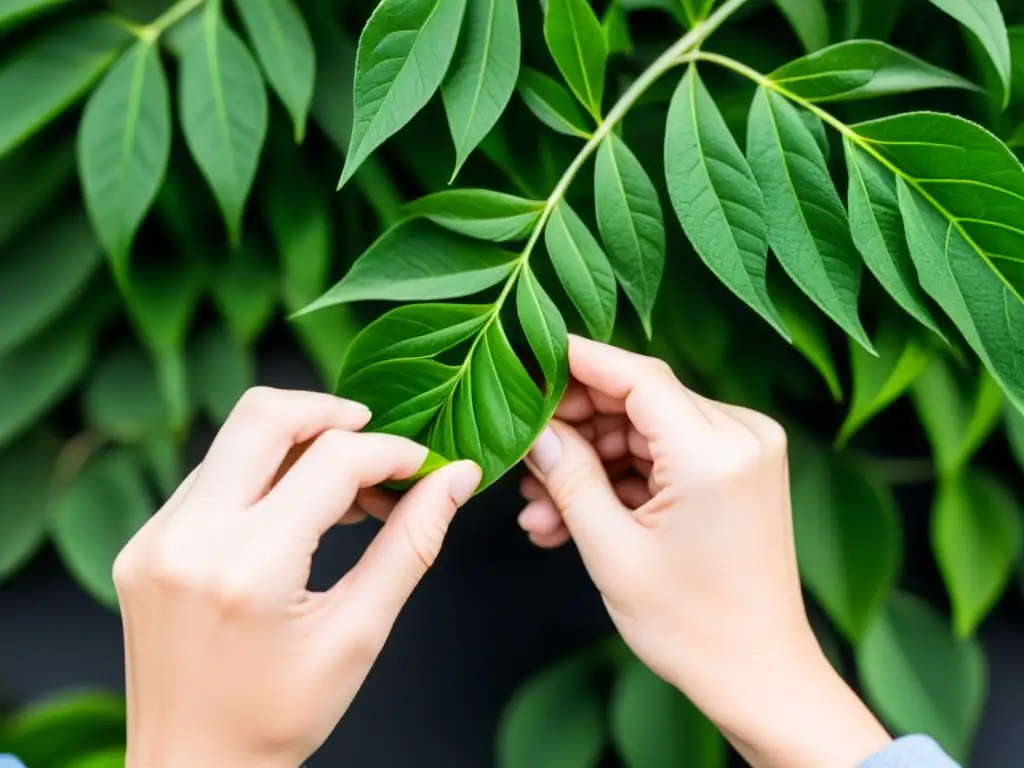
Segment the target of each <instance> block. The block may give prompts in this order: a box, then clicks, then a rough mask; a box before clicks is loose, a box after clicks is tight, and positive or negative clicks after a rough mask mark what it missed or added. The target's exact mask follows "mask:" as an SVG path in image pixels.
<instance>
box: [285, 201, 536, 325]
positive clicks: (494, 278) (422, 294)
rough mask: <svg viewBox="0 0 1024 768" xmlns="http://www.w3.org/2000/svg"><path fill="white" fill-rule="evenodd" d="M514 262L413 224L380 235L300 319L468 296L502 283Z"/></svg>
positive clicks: (493, 250) (498, 251) (491, 249)
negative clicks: (358, 304) (330, 310)
mask: <svg viewBox="0 0 1024 768" xmlns="http://www.w3.org/2000/svg"><path fill="white" fill-rule="evenodd" d="M517 260H518V257H517V255H516V254H514V253H510V252H509V251H505V250H502V249H501V248H498V247H496V246H493V245H488V244H486V243H479V242H475V241H472V240H468V239H465V238H463V237H461V236H459V235H456V234H453V233H451V232H447V231H445V230H444V229H441V228H440V227H437V226H436V225H433V224H430V223H428V222H425V221H423V220H421V219H412V220H410V221H407V222H404V223H402V224H399V225H398V226H397V227H394V228H393V229H390V230H388V231H387V232H385V233H384V234H383V235H382V236H381V237H380V238H379V239H378V240H377V242H375V243H374V244H373V245H372V246H370V248H369V249H368V250H367V251H366V252H365V253H363V255H362V256H360V257H359V258H358V259H356V262H355V263H354V264H353V265H352V268H351V269H350V270H349V271H348V274H346V275H345V277H344V278H343V279H342V280H341V282H339V283H338V284H337V285H335V286H334V287H333V288H331V289H330V290H329V291H327V293H325V294H324V295H323V296H321V297H320V298H319V299H317V300H316V301H314V302H313V303H312V304H310V305H308V306H307V307H305V308H304V309H302V310H301V311H300V312H299V314H300V315H302V314H306V313H308V312H312V311H314V310H317V309H320V308H321V307H328V306H331V305H333V304H342V303H345V302H349V301H367V300H370V299H382V300H386V301H430V300H432V299H448V298H456V297H459V296H469V295H470V294H473V293H477V292H478V291H482V290H483V289H484V288H489V287H490V286H492V285H494V284H495V283H498V282H500V281H501V280H503V279H504V278H506V277H507V276H508V275H509V273H510V272H511V271H512V269H513V267H514V266H515V264H516V262H517Z"/></svg>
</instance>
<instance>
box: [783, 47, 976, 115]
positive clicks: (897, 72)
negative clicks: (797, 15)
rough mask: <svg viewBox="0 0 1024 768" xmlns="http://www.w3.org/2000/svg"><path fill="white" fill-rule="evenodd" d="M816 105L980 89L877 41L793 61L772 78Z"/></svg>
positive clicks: (832, 49) (818, 53) (827, 51)
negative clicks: (816, 103) (880, 97)
mask: <svg viewBox="0 0 1024 768" xmlns="http://www.w3.org/2000/svg"><path fill="white" fill-rule="evenodd" d="M768 77H769V79H771V80H772V81H773V82H775V84H776V85H778V86H780V87H781V88H783V89H785V90H786V91H787V92H788V93H792V94H793V95H795V96H799V97H800V98H802V99H806V100H807V101H812V102H819V103H824V102H830V101H852V100H854V99H870V98H875V97H878V96H891V95H893V94H899V93H912V92H915V91H924V90H928V89H931V88H962V89H965V90H969V91H979V90H981V89H980V88H979V87H978V86H977V85H975V84H974V83H972V82H970V81H969V80H965V79H964V78H962V77H960V76H959V75H955V74H953V73H952V72H949V71H947V70H945V69H940V68H939V67H936V66H933V65H931V64H929V63H928V62H926V61H923V60H921V59H919V58H917V57H916V56H912V55H911V54H909V53H907V52H905V51H901V50H900V49H899V48H894V47H893V46H891V45H889V44H887V43H883V42H880V41H878V40H848V41H846V42H844V43H838V44H837V45H833V46H830V47H828V48H825V49H823V50H820V51H816V52H815V53H811V54H808V55H807V56H804V57H803V58H800V59H796V60H795V61H791V62H789V63H788V64H785V65H783V66H781V67H779V68H778V69H777V70H775V71H774V72H772V73H771V74H770V75H768Z"/></svg>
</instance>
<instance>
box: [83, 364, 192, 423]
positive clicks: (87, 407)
mask: <svg viewBox="0 0 1024 768" xmlns="http://www.w3.org/2000/svg"><path fill="white" fill-rule="evenodd" d="M82 411H83V416H84V418H85V421H86V423H87V424H88V425H89V427H90V428H91V429H93V430H95V431H96V432H98V433H100V434H101V435H105V436H107V437H110V438H112V439H113V440H116V441H118V442H122V443H134V442H139V441H141V440H142V439H144V438H146V437H149V436H150V435H152V434H154V433H158V432H165V433H166V432H169V431H170V430H171V426H172V423H171V419H170V414H169V413H168V412H167V408H166V406H165V404H164V401H163V399H162V397H161V395H160V389H159V386H158V384H157V377H156V371H154V369H153V363H152V362H151V361H150V360H149V358H148V357H146V355H145V353H144V352H143V351H142V350H141V349H139V348H138V347H134V346H124V347H120V348H118V349H115V350H114V351H113V352H110V353H108V354H107V355H106V356H105V357H104V358H103V359H102V360H100V362H99V364H98V365H97V366H96V369H95V370H94V371H93V373H92V376H91V377H90V379H89V382H88V383H87V384H86V387H85V391H84V392H83V394H82Z"/></svg>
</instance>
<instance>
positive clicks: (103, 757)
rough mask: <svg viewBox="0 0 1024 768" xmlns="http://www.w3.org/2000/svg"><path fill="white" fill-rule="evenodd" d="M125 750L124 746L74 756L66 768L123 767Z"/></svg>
mask: <svg viewBox="0 0 1024 768" xmlns="http://www.w3.org/2000/svg"><path fill="white" fill-rule="evenodd" d="M126 754H127V750H126V749H125V748H124V747H114V748H113V749H105V750H103V751H102V752H94V753H93V754H91V755H86V756H85V757H81V758H76V759H75V760H74V761H73V762H70V763H68V766H67V768H124V761H125V755H126Z"/></svg>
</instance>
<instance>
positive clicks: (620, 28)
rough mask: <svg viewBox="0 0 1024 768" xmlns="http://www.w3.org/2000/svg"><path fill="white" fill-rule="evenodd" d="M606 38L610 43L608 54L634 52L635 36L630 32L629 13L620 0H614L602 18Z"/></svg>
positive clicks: (628, 53)
mask: <svg viewBox="0 0 1024 768" xmlns="http://www.w3.org/2000/svg"><path fill="white" fill-rule="evenodd" d="M601 27H602V28H603V29H604V38H605V41H606V43H607V44H608V55H609V56H614V55H615V54H617V53H621V54H625V55H627V56H628V55H630V54H631V53H633V37H632V35H631V34H630V32H629V15H628V14H627V13H626V9H625V8H623V7H622V3H621V2H619V0H613V2H612V3H611V4H610V5H609V6H608V8H607V9H606V10H605V12H604V16H603V17H602V18H601Z"/></svg>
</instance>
